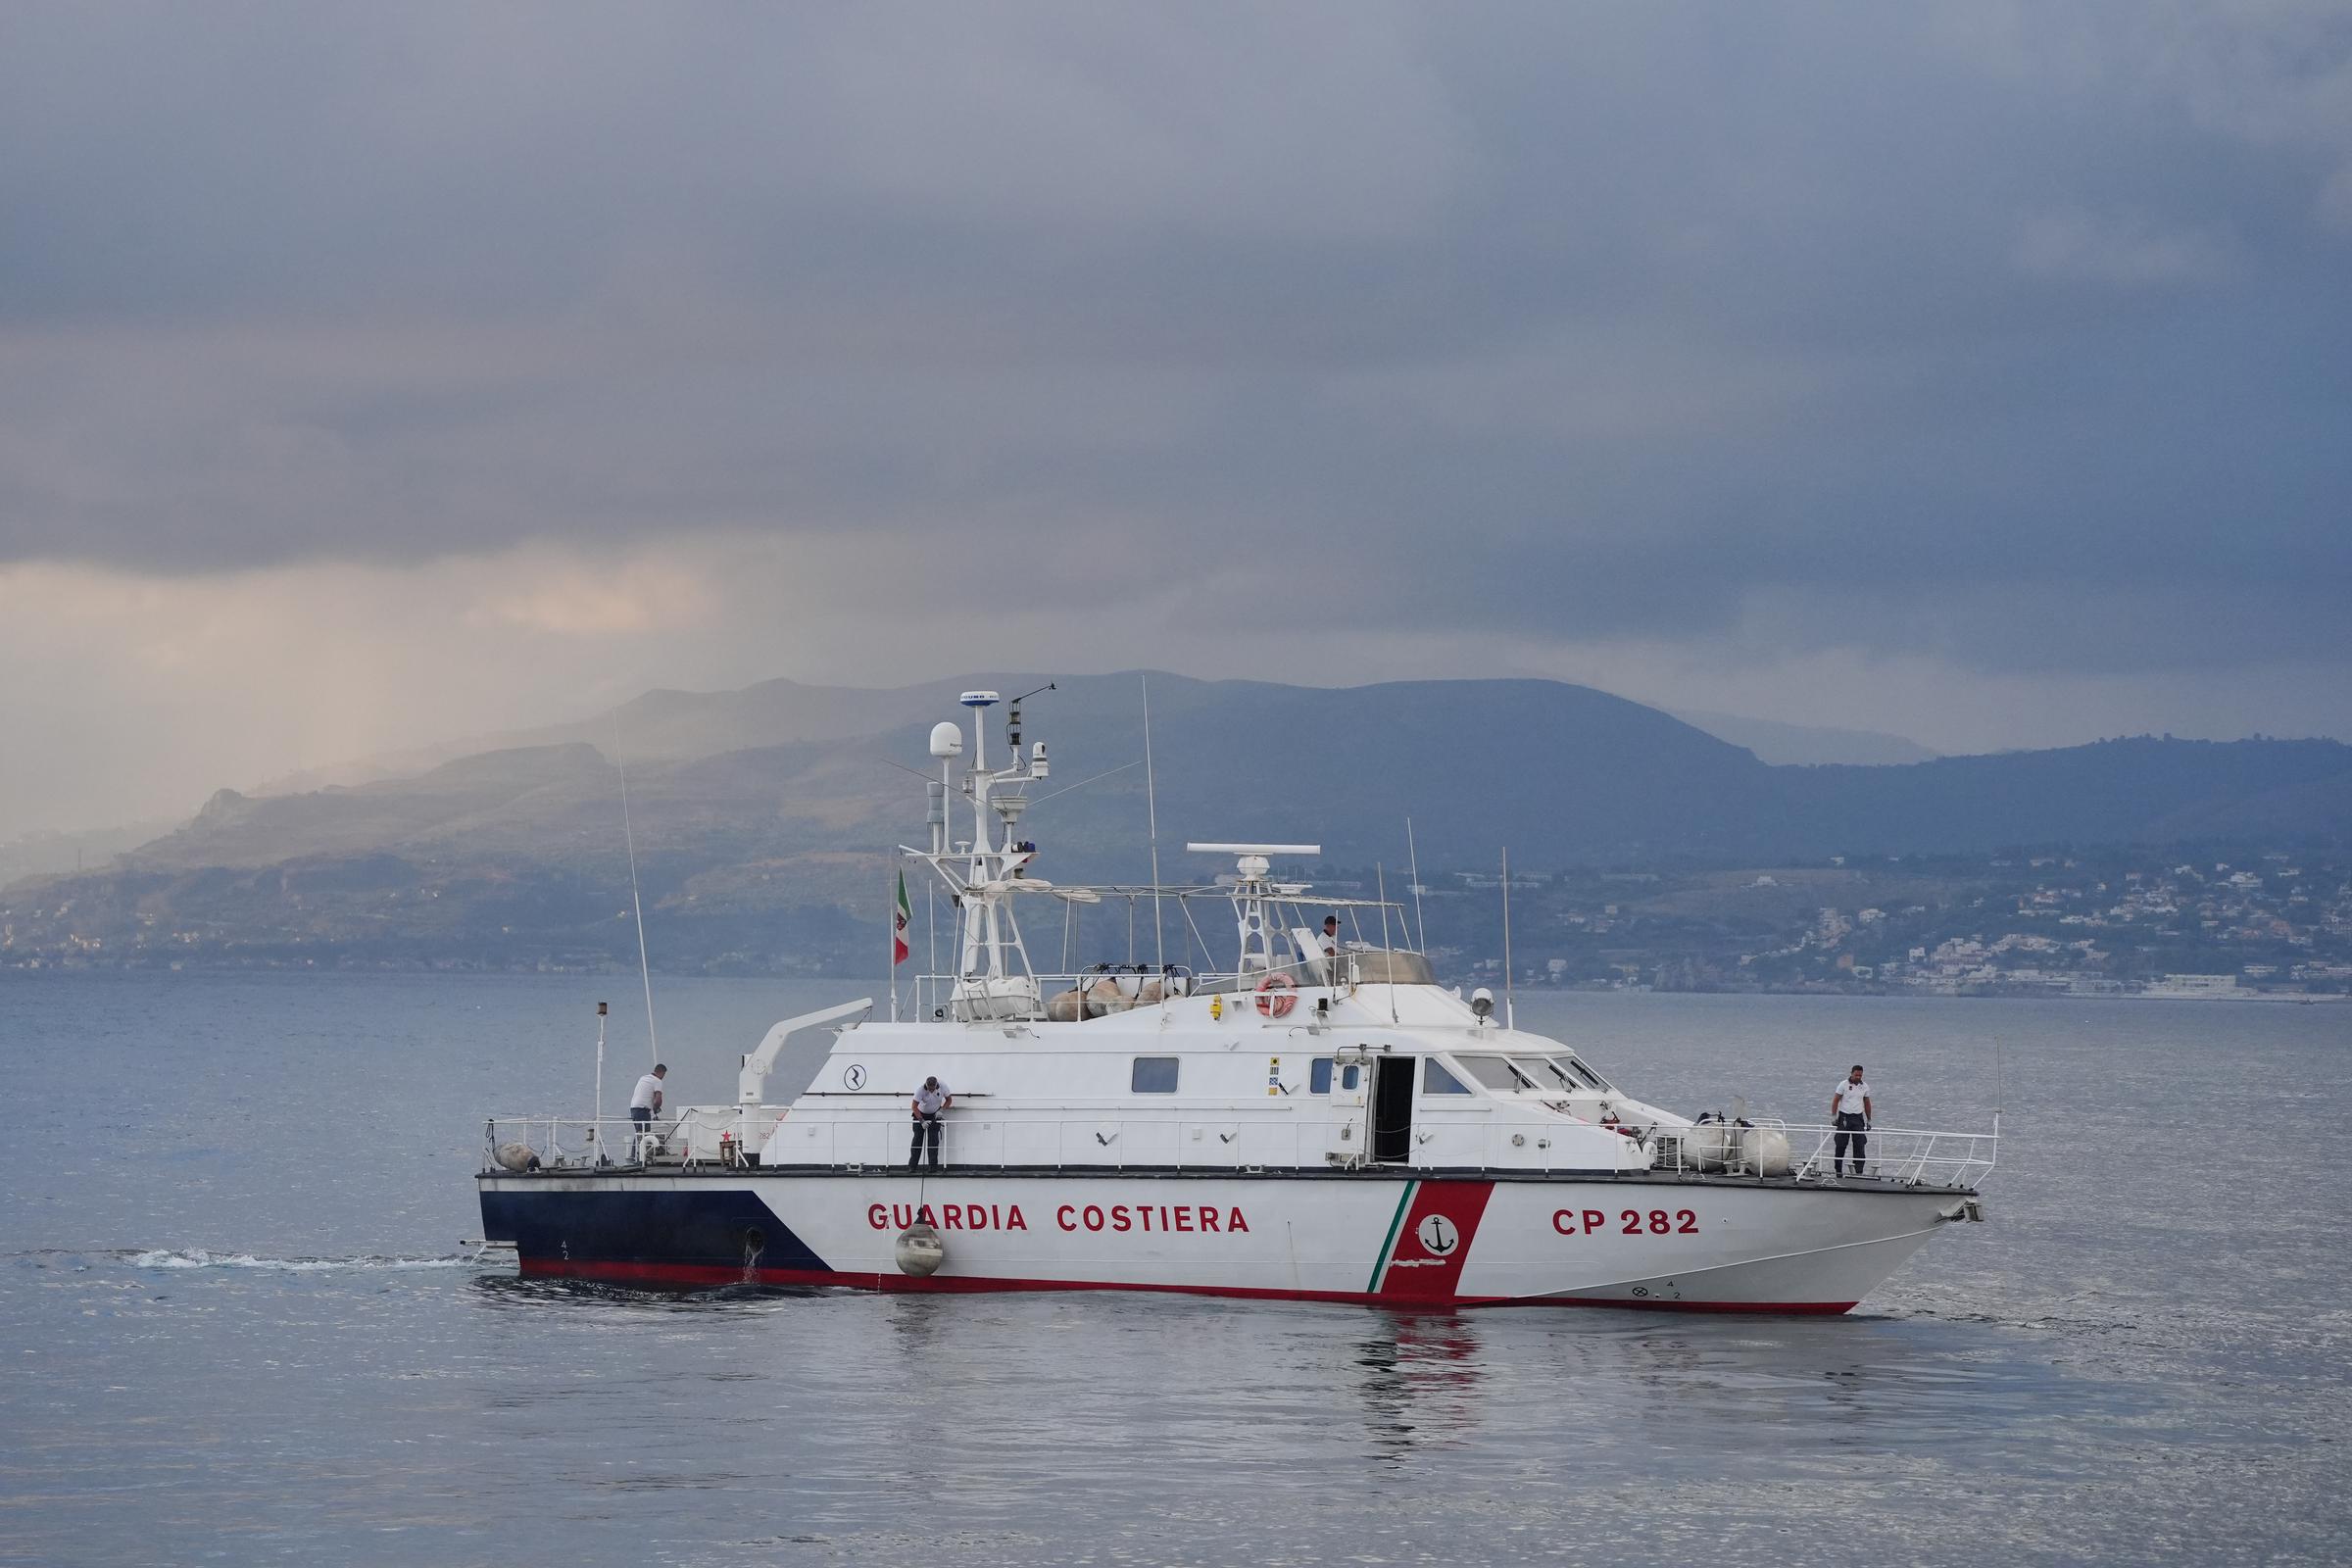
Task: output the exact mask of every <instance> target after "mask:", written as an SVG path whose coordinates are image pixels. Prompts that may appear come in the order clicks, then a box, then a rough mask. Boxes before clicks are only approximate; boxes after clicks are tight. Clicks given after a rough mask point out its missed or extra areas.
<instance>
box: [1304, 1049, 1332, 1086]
mask: <svg viewBox="0 0 2352 1568" xmlns="http://www.w3.org/2000/svg"><path fill="white" fill-rule="evenodd" d="M1306 1092H1307V1093H1308V1094H1310V1095H1328V1094H1330V1093H1331V1058H1330V1057H1329V1056H1317V1057H1316V1058H1315V1059H1314V1060H1313V1061H1310V1062H1308V1063H1307V1065H1306Z"/></svg>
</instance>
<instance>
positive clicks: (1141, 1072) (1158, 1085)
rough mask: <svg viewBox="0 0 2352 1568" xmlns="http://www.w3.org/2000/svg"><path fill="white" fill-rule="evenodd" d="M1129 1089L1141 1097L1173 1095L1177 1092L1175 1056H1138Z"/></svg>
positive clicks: (1128, 1084)
mask: <svg viewBox="0 0 2352 1568" xmlns="http://www.w3.org/2000/svg"><path fill="white" fill-rule="evenodd" d="M1127 1087H1128V1088H1130V1089H1132V1090H1134V1091H1135V1093H1137V1094H1139V1095H1172V1094H1174V1093H1175V1092H1176V1058H1175V1057H1174V1056H1138V1057H1136V1058H1135V1075H1134V1076H1133V1077H1132V1078H1130V1079H1129V1080H1128V1083H1127Z"/></svg>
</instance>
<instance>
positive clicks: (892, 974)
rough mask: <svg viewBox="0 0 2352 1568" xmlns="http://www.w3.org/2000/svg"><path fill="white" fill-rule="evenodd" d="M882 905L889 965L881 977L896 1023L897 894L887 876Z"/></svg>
mask: <svg viewBox="0 0 2352 1568" xmlns="http://www.w3.org/2000/svg"><path fill="white" fill-rule="evenodd" d="M882 907H883V908H885V909H887V910H888V911H890V915H889V918H888V919H886V920H884V921H883V922H882V929H883V931H884V933H885V934H886V935H888V936H889V938H890V967H889V968H887V969H885V970H883V971H882V978H883V979H884V980H886V981H888V982H889V983H890V1021H891V1022H892V1023H897V1022H898V1021H899V894H898V889H897V887H896V886H894V885H893V884H892V882H891V881H890V879H888V878H887V877H886V878H884V879H883V882H882Z"/></svg>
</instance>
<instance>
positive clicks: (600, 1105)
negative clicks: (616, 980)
mask: <svg viewBox="0 0 2352 1568" xmlns="http://www.w3.org/2000/svg"><path fill="white" fill-rule="evenodd" d="M612 1010H613V1009H612V1008H611V1007H609V1006H608V1005H605V1004H604V1003H602V1002H600V1003H598V1004H597V1005H596V1120H595V1121H593V1122H591V1123H590V1124H589V1127H588V1141H589V1142H590V1143H592V1144H596V1145H598V1148H597V1151H596V1158H597V1163H598V1164H600V1165H601V1164H603V1163H605V1151H604V1148H603V1145H602V1141H601V1140H599V1139H598V1137H597V1134H598V1133H599V1132H601V1131H602V1130H603V1129H604V1125H605V1014H606V1013H608V1012H610V1011H612Z"/></svg>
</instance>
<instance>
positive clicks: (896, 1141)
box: [484, 1106, 2000, 1192]
mask: <svg viewBox="0 0 2352 1568" xmlns="http://www.w3.org/2000/svg"><path fill="white" fill-rule="evenodd" d="M1046 1109H1047V1110H1048V1112H1049V1113H1046V1114H1023V1115H1006V1114H1004V1113H999V1112H990V1111H986V1110H981V1111H977V1112H971V1111H966V1110H964V1109H962V1108H960V1107H959V1108H958V1109H956V1110H955V1111H951V1112H950V1113H949V1114H948V1115H947V1117H946V1118H945V1119H944V1120H942V1122H941V1123H940V1153H941V1159H942V1162H943V1163H944V1164H947V1165H950V1166H955V1167H957V1168H961V1169H966V1170H968V1169H972V1168H975V1167H978V1168H984V1169H985V1168H1006V1167H1013V1166H1019V1167H1025V1168H1032V1169H1034V1168H1040V1167H1043V1168H1052V1169H1061V1168H1073V1169H1075V1168H1086V1169H1097V1170H1101V1169H1110V1170H1122V1169H1127V1168H1130V1167H1133V1168H1143V1169H1152V1170H1169V1169H1177V1170H1230V1171H1237V1172H1252V1171H1263V1170H1298V1169H1312V1170H1323V1169H1330V1168H1333V1167H1340V1166H1348V1165H1355V1164H1364V1163H1376V1164H1380V1165H1384V1166H1394V1167H1396V1168H1398V1169H1405V1170H1410V1169H1416V1168H1418V1169H1442V1170H1489V1171H1495V1172H1531V1171H1532V1172H1539V1173H1548V1172H1561V1173H1569V1172H1574V1173H1577V1174H1585V1175H1590V1174H1593V1173H1595V1172H1601V1173H1608V1172H1624V1173H1627V1174H1632V1173H1637V1172H1640V1171H1642V1170H1644V1169H1646V1170H1648V1171H1652V1172H1659V1171H1664V1172H1676V1173H1684V1174H1691V1175H1706V1176H1718V1177H1720V1176H1731V1177H1748V1178H1752V1179H1756V1180H1793V1181H1795V1182H1798V1183H1804V1184H1845V1183H1855V1182H1867V1183H1876V1184H1888V1185H1897V1186H1904V1187H1927V1188H1935V1189H1941V1190H1949V1191H1954V1192H1967V1191H1974V1190H1975V1189H1976V1188H1977V1187H1978V1186H1980V1185H1981V1184H1982V1183H1983V1182H1984V1181H1985V1178H1987V1177H1989V1176H1990V1175H1991V1174H1992V1170H1993V1165H1994V1162H1995V1159H1996V1157H1997V1153H1998V1150H1999V1138H2000V1134H1999V1129H1998V1125H1997V1123H1996V1125H1995V1128H1994V1130H1993V1131H1992V1132H1988V1133H1955V1132H1935V1131H1927V1130H1919V1129H1910V1128H1887V1129H1877V1130H1873V1131H1871V1132H1870V1133H1869V1134H1868V1135H1867V1136H1868V1139H1869V1142H1868V1145H1867V1147H1866V1148H1865V1150H1864V1151H1863V1152H1862V1154H1861V1155H1860V1157H1859V1158H1857V1157H1856V1156H1855V1155H1854V1154H1853V1152H1851V1151H1850V1150H1849V1151H1848V1152H1847V1153H1846V1155H1845V1156H1844V1158H1843V1160H1842V1162H1840V1161H1839V1159H1838V1153H1837V1149H1836V1139H1837V1130H1836V1129H1835V1128H1830V1127H1808V1126H1790V1125H1789V1124H1787V1123H1785V1122H1778V1121H1761V1122H1756V1123H1752V1124H1732V1125H1726V1124H1721V1123H1710V1124H1704V1125H1702V1126H1700V1127H1697V1128H1656V1129H1649V1130H1646V1131H1644V1132H1643V1133H1642V1135H1641V1136H1639V1137H1634V1138H1624V1136H1623V1135H1619V1134H1609V1135H1602V1134H1601V1133H1600V1130H1599V1129H1598V1128H1595V1127H1593V1125H1591V1124H1589V1123H1565V1124H1544V1123H1534V1124H1530V1123H1526V1122H1510V1121H1499V1120H1496V1119H1495V1118H1494V1117H1493V1116H1492V1115H1491V1114H1490V1113H1485V1112H1471V1113H1459V1112H1451V1113H1441V1114H1437V1115H1425V1116H1423V1117H1422V1118H1421V1119H1420V1120H1418V1121H1416V1122H1415V1124H1414V1125H1413V1127H1412V1129H1411V1130H1410V1131H1409V1132H1408V1133H1407V1134H1406V1135H1405V1138H1404V1152H1403V1154H1402V1157H1401V1158H1395V1159H1378V1160H1368V1159H1367V1158H1366V1155H1367V1153H1368V1152H1369V1151H1367V1150H1366V1149H1365V1148H1364V1147H1363V1145H1362V1142H1361V1140H1362V1138H1363V1136H1364V1134H1363V1131H1362V1128H1361V1125H1360V1123H1359V1124H1358V1126H1357V1128H1356V1130H1355V1132H1354V1133H1353V1135H1352V1136H1351V1137H1350V1138H1349V1139H1347V1140H1342V1139H1340V1138H1339V1136H1338V1129H1337V1126H1336V1125H1335V1124H1334V1123H1332V1122H1330V1121H1327V1120H1324V1119H1322V1118H1320V1117H1317V1118H1313V1119H1306V1118H1301V1117H1299V1116H1297V1115H1295V1114H1290V1113H1288V1112H1287V1110H1286V1111H1277V1112H1262V1111H1261V1112H1250V1113H1237V1112H1219V1113H1214V1114H1207V1115H1195V1116H1167V1117H1152V1118H1119V1117H1112V1116H1100V1115H1092V1114H1087V1113H1085V1111H1084V1110H1083V1109H1082V1108H1079V1107H1068V1106H1063V1107H1046ZM771 1130H772V1133H773V1136H772V1138H771V1136H770V1133H771ZM912 1134H913V1124H912V1122H911V1121H910V1120H909V1119H908V1118H907V1117H906V1116H905V1115H904V1114H897V1115H853V1116H827V1115H816V1116H809V1115H804V1116H800V1117H786V1118H784V1119H783V1120H781V1121H777V1120H775V1119H774V1114H773V1112H772V1111H771V1112H769V1113H768V1114H767V1116H766V1117H764V1118H761V1119H760V1120H759V1121H756V1122H754V1123H752V1124H751V1125H750V1126H749V1127H747V1126H746V1125H745V1123H744V1120H743V1118H742V1117H741V1115H740V1114H739V1113H738V1112H737V1111H736V1110H735V1109H734V1108H733V1107H729V1106H694V1107H689V1108H687V1109H685V1110H683V1111H680V1112H678V1113H677V1114H675V1115H671V1116H661V1117H657V1118H655V1120H654V1122H653V1123H652V1124H651V1126H650V1127H643V1126H640V1125H638V1124H636V1123H633V1122H631V1121H629V1120H627V1119H626V1118H607V1119H605V1120H602V1121H599V1120H596V1119H593V1118H588V1117H569V1116H552V1115H540V1116H495V1117H492V1118H490V1119H489V1121H488V1123H487V1125H486V1128H485V1132H484V1140H485V1164H484V1168H485V1169H486V1170H489V1171H492V1172H496V1171H498V1170H502V1169H503V1170H513V1169H517V1168H521V1169H529V1168H536V1169H540V1170H596V1169H610V1168H617V1167H644V1168H676V1167H694V1168H707V1167H727V1166H736V1165H742V1164H745V1163H748V1162H749V1160H750V1158H751V1157H753V1156H759V1155H761V1154H762V1153H765V1154H767V1155H770V1156H772V1158H771V1161H770V1162H771V1163H772V1164H773V1165H777V1166H792V1167H802V1166H823V1167H833V1168H843V1167H847V1168H856V1169H876V1168H884V1167H891V1166H900V1165H904V1164H906V1163H907V1155H908V1152H909V1145H910V1142H911V1139H912ZM1563 1135H1565V1136H1563ZM1621 1138H1622V1139H1623V1143H1624V1145H1625V1146H1630V1147H1622V1148H1621V1146H1620V1143H1619V1139H1621ZM747 1140H748V1141H749V1146H748V1147H747V1142H746V1141H747ZM1635 1150H1641V1151H1643V1152H1645V1153H1646V1159H1644V1158H1643V1157H1642V1155H1636V1156H1635V1157H1634V1158H1632V1159H1627V1158H1626V1155H1628V1154H1631V1153H1633V1152H1634V1151H1635ZM502 1151H503V1153H502ZM1390 1152H1394V1151H1393V1150H1392V1151H1390ZM1604 1155H1605V1156H1607V1157H1603V1156H1604ZM925 1158H926V1160H927V1158H928V1151H927V1149H926V1151H925ZM532 1160H536V1161H537V1164H536V1166H535V1167H534V1166H532V1165H530V1163H529V1162H530V1161H532Z"/></svg>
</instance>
